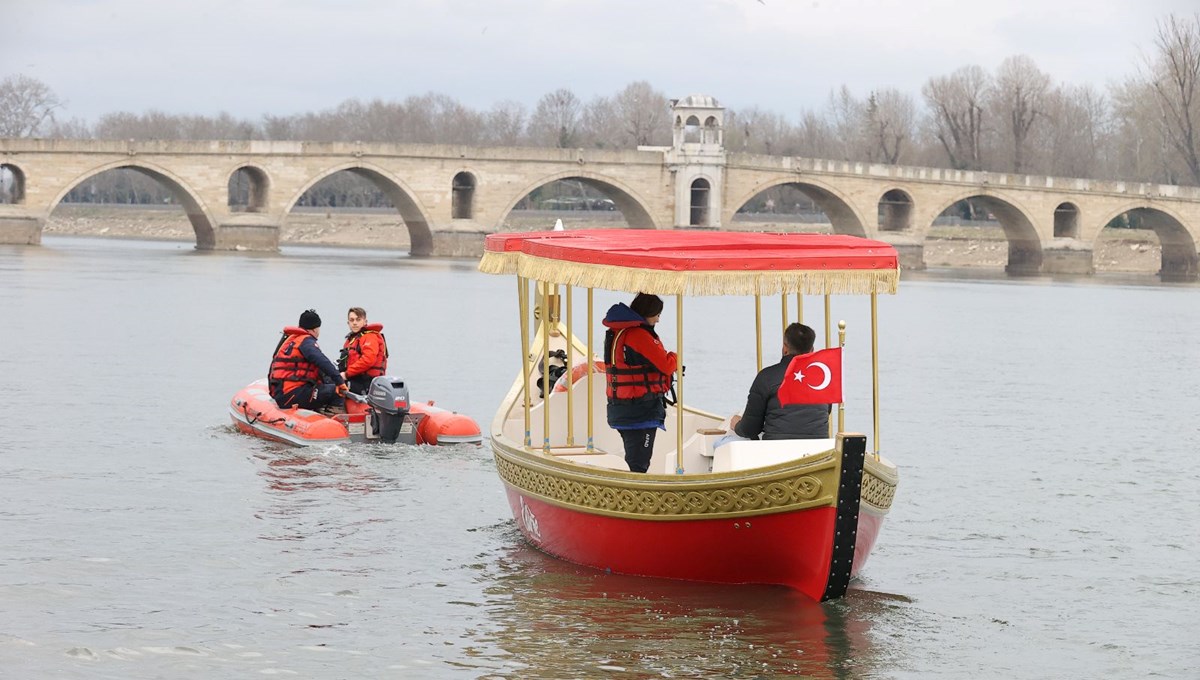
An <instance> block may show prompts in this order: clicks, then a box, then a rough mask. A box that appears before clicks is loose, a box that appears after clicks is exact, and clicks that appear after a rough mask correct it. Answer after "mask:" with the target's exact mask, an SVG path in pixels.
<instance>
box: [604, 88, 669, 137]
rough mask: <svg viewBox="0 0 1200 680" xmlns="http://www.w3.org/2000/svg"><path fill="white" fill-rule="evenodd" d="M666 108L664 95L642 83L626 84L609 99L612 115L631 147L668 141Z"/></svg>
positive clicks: (667, 111)
mask: <svg viewBox="0 0 1200 680" xmlns="http://www.w3.org/2000/svg"><path fill="white" fill-rule="evenodd" d="M669 107H670V104H668V102H667V96H666V95H665V94H663V93H662V92H659V91H658V90H655V89H654V88H653V87H651V86H650V83H648V82H646V81H644V80H639V81H637V82H635V83H630V84H629V85H627V86H625V89H624V90H621V91H620V92H618V93H617V94H616V96H614V97H613V98H612V109H613V114H614V115H615V116H616V117H617V119H618V120H619V121H620V123H621V126H622V128H623V131H624V133H625V136H626V139H627V141H628V142H629V144H630V145H631V146H634V147H637V146H642V145H645V144H654V143H666V142H667V141H668V140H669V139H670V136H671V127H670V124H669V121H670V119H671V115H670V108H669Z"/></svg>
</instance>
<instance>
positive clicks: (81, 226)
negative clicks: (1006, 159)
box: [44, 205, 1162, 274]
mask: <svg viewBox="0 0 1200 680" xmlns="http://www.w3.org/2000/svg"><path fill="white" fill-rule="evenodd" d="M757 218H758V216H748V217H747V218H745V219H738V220H736V221H735V222H734V223H733V224H732V225H731V226H730V228H731V229H734V230H745V231H783V232H801V231H803V232H815V233H822V232H824V233H827V232H828V231H829V225H828V224H813V223H808V222H794V221H782V220H763V219H757ZM555 219H562V220H563V223H564V224H565V225H566V226H567V228H583V227H587V226H609V225H611V226H622V225H623V224H624V220H623V219H622V217H621V214H620V213H617V212H586V213H585V212H571V211H563V212H550V211H521V212H514V213H512V214H511V215H510V216H509V218H508V219H507V220H506V221H505V224H504V227H505V229H506V230H512V231H521V230H526V229H537V228H539V227H544V226H545V225H547V224H553V222H554V220H555ZM44 233H46V234H62V235H71V236H94V237H108V238H137V239H152V240H172V241H194V240H195V236H194V234H193V232H192V226H191V224H190V223H189V222H188V220H187V216H186V215H184V214H183V211H182V210H181V209H180V208H179V207H178V206H162V207H159V206H137V207H129V206H96V205H60V206H59V207H58V208H56V209H55V210H54V212H53V213H52V214H51V216H50V219H49V220H47V222H46V225H45V228H44ZM280 242H281V243H282V244H283V245H321V246H340V247H347V248H376V249H395V250H408V247H409V240H408V230H407V229H405V227H404V223H403V221H402V220H401V219H400V217H399V215H397V214H396V213H395V212H394V211H391V210H331V211H324V210H305V209H297V210H295V211H293V212H292V213H291V214H290V215H289V216H288V218H287V221H286V222H285V223H284V225H283V231H282V233H281V234H280ZM1007 257H1008V244H1007V242H1006V239H1005V237H1004V230H1003V229H1001V228H1000V227H999V226H998V225H987V226H935V227H933V229H932V230H931V231H930V235H929V237H928V238H927V239H926V240H925V263H926V265H927V266H928V267H933V268H939V267H951V268H980V269H1003V268H1004V265H1005V262H1006V261H1007ZM1161 259H1162V250H1161V248H1160V246H1159V243H1158V237H1157V236H1155V234H1154V232H1153V231H1148V230H1139V229H1106V230H1104V232H1102V233H1101V235H1100V239H1099V240H1098V242H1097V243H1096V249H1095V252H1094V261H1095V267H1096V271H1097V272H1128V273H1145V274H1153V273H1155V272H1157V271H1158V269H1159V266H1160V263H1161Z"/></svg>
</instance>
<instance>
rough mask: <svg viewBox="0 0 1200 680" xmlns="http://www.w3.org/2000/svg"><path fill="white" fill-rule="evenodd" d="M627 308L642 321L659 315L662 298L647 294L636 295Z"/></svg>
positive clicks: (661, 308)
mask: <svg viewBox="0 0 1200 680" xmlns="http://www.w3.org/2000/svg"><path fill="white" fill-rule="evenodd" d="M629 308H630V309H632V310H633V311H634V313H636V314H637V315H638V316H640V317H642V318H643V319H649V318H650V317H652V316H654V315H656V314H661V313H662V310H663V301H662V298H660V297H658V296H657V295H650V294H649V293H638V294H637V297H635V298H633V302H631V303H629Z"/></svg>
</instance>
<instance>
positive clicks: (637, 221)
mask: <svg viewBox="0 0 1200 680" xmlns="http://www.w3.org/2000/svg"><path fill="white" fill-rule="evenodd" d="M562 180H575V181H579V182H583V183H584V184H586V185H587V186H589V187H591V188H593V189H595V190H596V191H599V192H601V193H603V194H604V195H605V196H607V197H609V198H610V199H612V202H613V203H615V204H616V206H617V210H619V211H621V214H622V215H623V216H624V217H625V222H626V223H628V224H629V226H630V227H631V228H633V229H658V228H659V227H658V225H657V224H655V223H654V218H653V217H652V216H651V215H650V211H649V210H648V209H647V208H646V201H645V199H643V198H642V197H641V196H640V195H639V194H638V193H637V192H636V191H634V190H633V189H631V188H630V187H629V186H628V185H627V184H624V183H623V182H620V181H619V180H615V179H613V178H611V177H606V176H604V175H600V174H596V173H592V172H581V171H578V170H574V171H572V170H567V171H564V172H558V173H555V174H552V175H546V176H544V177H542V178H540V179H538V180H536V181H534V182H532V183H530V184H528V185H526V187H525V188H524V189H522V190H520V191H519V192H518V193H517V195H516V196H515V197H513V198H512V199H511V200H509V202H508V205H507V206H506V207H505V208H504V210H503V211H501V213H500V214H499V215H498V216H497V219H496V224H504V221H505V220H507V219H508V215H509V213H511V212H512V211H513V208H515V207H517V204H518V203H520V202H521V199H523V198H525V197H526V196H528V195H529V194H531V193H533V192H534V190H536V189H538V188H539V187H543V186H546V185H547V184H550V183H551V182H559V181H562Z"/></svg>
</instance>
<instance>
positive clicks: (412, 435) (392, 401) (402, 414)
mask: <svg viewBox="0 0 1200 680" xmlns="http://www.w3.org/2000/svg"><path fill="white" fill-rule="evenodd" d="M367 402H368V403H369V404H370V405H371V425H372V429H373V430H375V432H376V433H378V434H379V439H380V441H383V442H386V443H388V444H392V443H394V442H395V441H396V440H397V439H400V441H402V442H403V443H406V444H415V443H417V434H416V429H415V428H414V427H412V424H411V423H410V424H409V426H408V428H407V432H405V429H406V428H405V427H404V424H405V421H406V420H407V418H408V409H409V407H408V388H407V387H405V385H404V378H400V377H396V376H391V375H381V376H379V377H378V378H375V379H374V380H372V381H371V387H370V389H368V390H367ZM401 435H404V436H403V437H401Z"/></svg>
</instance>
